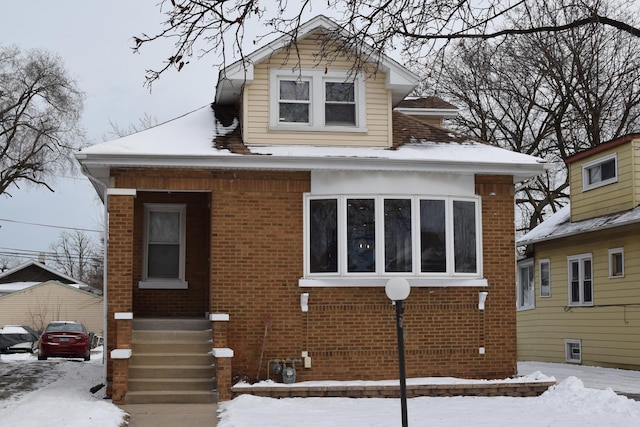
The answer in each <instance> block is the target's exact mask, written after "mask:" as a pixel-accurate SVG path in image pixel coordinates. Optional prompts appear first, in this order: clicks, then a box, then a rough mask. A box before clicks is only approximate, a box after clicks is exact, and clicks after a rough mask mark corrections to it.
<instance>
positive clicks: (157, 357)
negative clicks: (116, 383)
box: [125, 319, 217, 403]
mask: <svg viewBox="0 0 640 427" xmlns="http://www.w3.org/2000/svg"><path fill="white" fill-rule="evenodd" d="M131 349H132V356H131V359H129V382H128V391H127V395H126V398H125V400H126V402H127V403H214V402H216V401H217V391H216V381H215V375H216V374H215V367H214V358H213V356H212V355H211V349H212V341H211V323H210V322H209V321H208V320H206V319H134V320H133V331H132V340H131Z"/></svg>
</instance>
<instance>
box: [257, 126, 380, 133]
mask: <svg viewBox="0 0 640 427" xmlns="http://www.w3.org/2000/svg"><path fill="white" fill-rule="evenodd" d="M269 131H271V132H335V133H367V132H368V131H369V130H368V129H367V128H365V127H356V126H309V125H306V124H303V125H296V124H289V125H271V126H269Z"/></svg>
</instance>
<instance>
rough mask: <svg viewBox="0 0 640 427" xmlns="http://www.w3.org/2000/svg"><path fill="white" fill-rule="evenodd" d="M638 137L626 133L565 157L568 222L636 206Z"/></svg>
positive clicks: (639, 160) (639, 166) (639, 194)
mask: <svg viewBox="0 0 640 427" xmlns="http://www.w3.org/2000/svg"><path fill="white" fill-rule="evenodd" d="M638 149H640V134H637V133H636V134H629V135H625V136H622V137H620V138H616V139H614V140H611V141H608V142H604V143H602V144H600V145H598V146H596V147H593V148H591V149H588V150H585V151H582V152H580V153H577V154H574V155H573V156H571V157H568V158H567V159H566V160H565V162H566V163H567V165H568V167H569V176H570V180H571V222H577V221H582V220H585V219H589V218H595V217H599V216H602V215H608V214H612V213H616V212H622V211H626V210H629V209H633V208H635V207H636V206H638V205H639V204H640V155H639V153H638Z"/></svg>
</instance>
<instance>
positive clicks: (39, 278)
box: [0, 261, 104, 335]
mask: <svg viewBox="0 0 640 427" xmlns="http://www.w3.org/2000/svg"><path fill="white" fill-rule="evenodd" d="M90 290H91V288H90V287H89V286H88V285H87V284H85V283H83V282H80V281H78V280H75V279H74V278H73V277H70V276H68V275H66V274H64V273H61V272H59V271H56V270H55V269H53V268H51V267H49V266H47V265H45V264H43V263H41V262H38V261H27V262H25V263H23V264H20V265H19V266H17V267H14V268H12V269H10V270H7V271H5V272H3V273H0V326H3V325H26V326H29V327H31V328H32V329H34V330H36V331H42V330H43V329H44V327H45V326H47V324H48V323H49V322H51V321H55V320H72V321H77V322H81V323H84V324H85V326H86V327H87V329H88V330H89V331H91V332H94V333H95V334H97V335H102V333H103V331H104V314H103V313H104V304H103V298H102V296H100V295H96V294H95V293H93V292H90Z"/></svg>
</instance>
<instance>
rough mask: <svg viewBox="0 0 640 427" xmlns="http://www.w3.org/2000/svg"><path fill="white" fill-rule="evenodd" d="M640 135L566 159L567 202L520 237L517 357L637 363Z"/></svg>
mask: <svg viewBox="0 0 640 427" xmlns="http://www.w3.org/2000/svg"><path fill="white" fill-rule="evenodd" d="M639 148H640V134H631V135H627V136H623V137H620V138H617V139H615V140H612V141H609V142H606V143H603V144H600V145H599V146H597V147H594V148H592V149H589V150H586V151H584V152H581V153H578V154H576V155H574V156H572V157H570V158H568V159H567V160H566V162H567V164H568V167H569V173H570V177H571V203H570V204H569V205H567V206H565V207H564V208H562V209H561V210H560V211H558V212H557V213H556V214H554V215H553V216H552V217H550V218H549V219H547V220H546V221H545V222H544V223H542V224H541V225H539V226H538V227H536V228H535V229H533V230H532V231H530V232H529V233H527V234H526V235H524V236H523V237H522V238H520V239H519V240H518V245H520V246H526V253H527V258H526V259H523V260H521V261H519V262H518V276H517V292H516V293H517V308H518V314H517V319H518V359H519V360H537V361H548V362H570V363H582V364H585V365H597V366H606V367H618V368H627V369H640V286H639V285H638V283H640V263H639V262H638V260H640V239H638V236H639V234H640V207H639V206H638V205H639V204H640V198H639V197H638V191H640V185H639V184H640V181H639V178H640V168H639V167H638V166H639V161H640V153H639V152H638V149H639Z"/></svg>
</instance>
